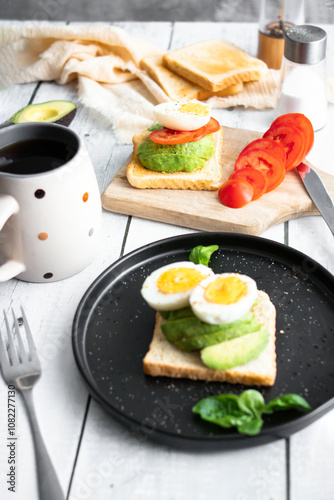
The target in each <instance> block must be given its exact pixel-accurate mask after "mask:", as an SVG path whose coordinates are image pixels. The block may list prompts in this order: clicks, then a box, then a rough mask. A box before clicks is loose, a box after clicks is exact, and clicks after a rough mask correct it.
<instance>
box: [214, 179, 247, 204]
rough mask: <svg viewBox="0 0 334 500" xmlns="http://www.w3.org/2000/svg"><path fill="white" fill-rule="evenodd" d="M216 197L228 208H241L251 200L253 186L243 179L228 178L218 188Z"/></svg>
mask: <svg viewBox="0 0 334 500" xmlns="http://www.w3.org/2000/svg"><path fill="white" fill-rule="evenodd" d="M218 198H219V200H220V201H221V203H222V204H223V205H225V206H227V207H229V208H242V207H244V206H245V205H247V203H249V202H250V201H252V198H253V187H252V186H251V184H249V183H248V182H247V181H246V180H244V179H229V180H228V181H226V182H224V184H222V185H221V186H220V188H219V189H218Z"/></svg>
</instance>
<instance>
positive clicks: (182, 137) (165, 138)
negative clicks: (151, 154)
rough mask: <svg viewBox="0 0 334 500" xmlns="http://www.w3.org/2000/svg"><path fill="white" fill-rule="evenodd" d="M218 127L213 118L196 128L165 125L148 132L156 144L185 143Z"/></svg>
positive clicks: (200, 137)
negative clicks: (173, 127)
mask: <svg viewBox="0 0 334 500" xmlns="http://www.w3.org/2000/svg"><path fill="white" fill-rule="evenodd" d="M219 129H220V125H219V123H218V122H217V120H215V119H214V118H212V117H211V118H210V121H209V122H208V123H207V124H206V125H204V126H203V127H200V128H198V129H196V130H185V131H182V130H172V129H169V128H166V127H163V128H160V129H158V130H154V131H153V132H151V133H150V138H151V140H152V141H153V142H156V143H158V144H185V143H186V142H194V141H199V140H200V139H203V138H204V137H205V136H206V135H208V134H213V133H214V132H217V131H218V130H219Z"/></svg>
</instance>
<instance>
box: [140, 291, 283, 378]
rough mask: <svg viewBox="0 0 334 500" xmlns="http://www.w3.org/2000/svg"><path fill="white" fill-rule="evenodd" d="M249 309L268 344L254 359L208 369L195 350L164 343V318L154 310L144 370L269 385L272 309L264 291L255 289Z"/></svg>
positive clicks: (272, 373) (273, 374)
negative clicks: (264, 330)
mask: <svg viewBox="0 0 334 500" xmlns="http://www.w3.org/2000/svg"><path fill="white" fill-rule="evenodd" d="M252 311H254V312H255V315H256V317H255V319H256V321H258V322H259V323H263V327H262V328H265V329H267V330H268V331H269V341H268V344H267V346H266V347H265V349H264V350H263V351H262V352H261V354H260V355H259V356H258V357H257V358H254V359H252V360H251V361H249V362H248V363H245V364H243V365H239V366H236V367H234V368H230V369H228V370H213V369H212V368H208V367H207V366H205V365H204V363H203V362H202V360H201V358H200V354H199V353H198V352H185V351H181V350H180V349H178V348H177V347H175V346H174V345H173V344H171V343H170V342H168V340H167V339H166V338H165V336H164V334H163V333H162V331H161V328H160V325H161V324H162V322H164V321H165V320H164V319H163V317H162V316H161V315H160V314H159V313H157V314H156V323H155V328H154V333H153V338H152V341H151V344H150V346H149V351H148V352H147V354H146V355H145V357H144V360H143V368H144V373H145V374H146V375H151V376H153V377H172V378H188V379H192V380H206V381H209V382H213V381H216V382H229V383H231V384H237V383H240V384H245V385H264V386H272V385H273V384H274V382H275V378H276V346H275V340H276V308H275V306H274V304H273V303H272V302H271V301H270V298H269V296H268V294H267V293H265V292H263V291H260V290H259V291H258V300H257V303H256V305H254V306H253V308H252Z"/></svg>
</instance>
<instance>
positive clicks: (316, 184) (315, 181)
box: [297, 163, 334, 235]
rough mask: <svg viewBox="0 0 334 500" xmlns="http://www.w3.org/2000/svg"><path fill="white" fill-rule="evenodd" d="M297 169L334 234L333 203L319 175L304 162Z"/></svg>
mask: <svg viewBox="0 0 334 500" xmlns="http://www.w3.org/2000/svg"><path fill="white" fill-rule="evenodd" d="M297 171H298V173H299V175H300V178H301V180H302V181H303V184H304V186H305V188H306V190H307V192H308V194H309V195H310V197H311V199H312V201H313V203H314V204H315V206H316V207H317V209H318V210H319V212H320V214H321V215H322V217H323V218H324V220H325V222H326V224H327V225H328V227H329V229H330V230H331V231H332V234H333V235H334V203H333V200H332V198H331V197H330V195H329V194H328V191H327V189H326V187H325V185H324V183H323V182H322V180H321V178H320V176H319V175H318V174H317V173H316V172H315V171H314V170H312V168H311V167H309V166H308V165H306V164H305V163H301V164H300V165H298V167H297Z"/></svg>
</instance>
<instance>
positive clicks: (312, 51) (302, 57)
mask: <svg viewBox="0 0 334 500" xmlns="http://www.w3.org/2000/svg"><path fill="white" fill-rule="evenodd" d="M326 42H327V33H326V31H325V30H323V29H322V28H319V27H318V26H312V25H307V24H305V25H304V24H303V25H300V26H292V27H291V28H289V29H287V30H286V32H285V42H284V57H286V58H287V59H289V61H293V62H296V63H300V64H316V63H318V62H319V61H322V60H323V59H325V57H326Z"/></svg>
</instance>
